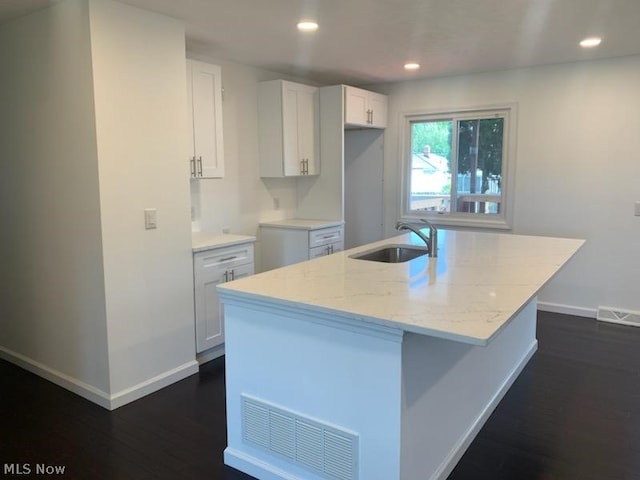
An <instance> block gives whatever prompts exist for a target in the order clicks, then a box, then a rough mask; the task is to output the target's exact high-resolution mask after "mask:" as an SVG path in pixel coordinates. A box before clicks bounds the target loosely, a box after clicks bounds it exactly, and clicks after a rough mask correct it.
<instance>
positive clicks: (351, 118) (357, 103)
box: [344, 87, 369, 126]
mask: <svg viewBox="0 0 640 480" xmlns="http://www.w3.org/2000/svg"><path fill="white" fill-rule="evenodd" d="M344 108H345V115H344V123H348V124H350V125H363V126H368V124H369V122H368V119H369V92H368V91H366V90H362V89H361V88H355V87H346V88H345V103H344Z"/></svg>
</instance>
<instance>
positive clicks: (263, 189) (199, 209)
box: [183, 52, 312, 271]
mask: <svg viewBox="0 0 640 480" xmlns="http://www.w3.org/2000/svg"><path fill="white" fill-rule="evenodd" d="M187 56H188V57H189V58H193V59H195V60H201V61H203V62H208V63H212V64H215V65H219V66H220V67H221V71H222V85H223V88H224V95H223V100H222V106H223V113H222V115H223V135H224V161H225V176H224V178H211V179H201V180H192V181H191V205H192V207H193V213H195V218H194V221H193V229H194V231H206V232H214V233H222V229H223V228H229V229H230V232H231V233H235V234H243V235H257V234H258V224H259V223H260V222H261V221H272V220H281V219H285V218H294V217H296V216H298V206H299V202H298V198H297V192H298V188H299V187H298V186H299V184H300V179H296V178H260V163H259V161H260V157H259V152H258V96H257V95H258V91H257V83H258V82H261V81H266V80H273V79H279V78H283V79H286V80H291V81H299V79H296V78H293V77H288V76H286V75H282V74H280V73H276V72H271V71H268V70H262V69H258V68H254V67H250V66H246V65H241V64H237V63H233V62H228V61H222V60H219V59H215V58H209V57H206V56H203V55H201V54H196V53H190V52H187ZM300 83H306V84H312V83H310V82H308V81H300ZM183 156H184V158H185V165H186V162H187V158H188V155H186V154H185V155H183ZM275 202H277V203H278V204H279V206H278V207H277V208H276V206H275ZM256 269H257V271H260V243H259V241H258V243H257V244H256Z"/></svg>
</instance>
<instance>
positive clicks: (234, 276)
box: [231, 270, 236, 280]
mask: <svg viewBox="0 0 640 480" xmlns="http://www.w3.org/2000/svg"><path fill="white" fill-rule="evenodd" d="M235 279H236V271H235V270H231V280H235Z"/></svg>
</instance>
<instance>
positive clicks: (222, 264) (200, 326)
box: [193, 242, 255, 353]
mask: <svg viewBox="0 0 640 480" xmlns="http://www.w3.org/2000/svg"><path fill="white" fill-rule="evenodd" d="M254 270H255V268H254V252H253V242H247V243H242V244H238V245H233V246H228V247H220V248H213V249H211V250H206V251H203V252H198V253H195V254H194V255H193V274H194V286H195V321H196V352H197V353H200V352H203V351H205V350H208V349H210V348H213V347H217V346H219V345H221V344H222V343H223V342H224V322H223V311H222V306H221V305H220V301H219V297H218V292H217V290H216V286H217V285H219V284H221V283H224V282H228V281H231V280H236V279H239V278H242V277H246V276H249V275H252V274H253V273H254Z"/></svg>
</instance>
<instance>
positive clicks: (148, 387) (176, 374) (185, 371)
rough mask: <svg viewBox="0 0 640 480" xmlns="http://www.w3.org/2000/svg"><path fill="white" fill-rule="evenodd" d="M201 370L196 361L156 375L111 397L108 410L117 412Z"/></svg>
mask: <svg viewBox="0 0 640 480" xmlns="http://www.w3.org/2000/svg"><path fill="white" fill-rule="evenodd" d="M199 369H200V366H199V365H198V362H196V361H195V360H192V361H190V362H187V363H183V364H182V365H179V366H177V367H176V368H173V369H171V370H168V371H166V372H162V373H161V374H160V375H156V376H155V377H152V378H150V379H148V380H145V381H144V382H140V383H138V384H137V385H134V386H133V387H130V388H127V389H125V390H122V391H120V392H118V393H114V394H113V395H111V398H110V405H109V407H107V408H108V409H109V410H115V409H116V408H118V407H121V406H123V405H126V404H127V403H131V402H133V401H134V400H138V399H139V398H142V397H144V396H146V395H149V394H150V393H153V392H156V391H158V390H160V389H161V388H164V387H167V386H169V385H171V384H172V383H176V382H178V381H180V380H182V379H184V378H187V377H190V376H191V375H193V374H194V373H198V370H199Z"/></svg>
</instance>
